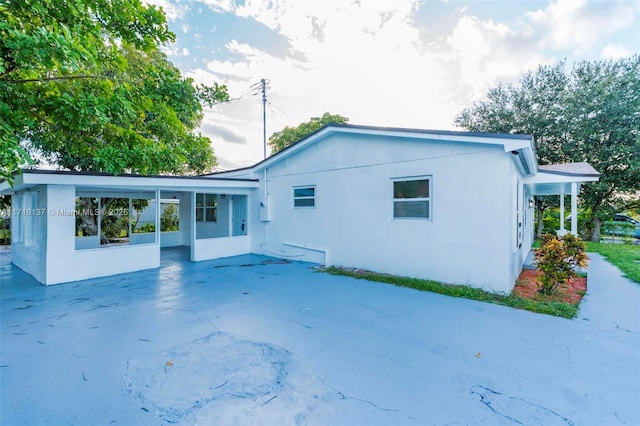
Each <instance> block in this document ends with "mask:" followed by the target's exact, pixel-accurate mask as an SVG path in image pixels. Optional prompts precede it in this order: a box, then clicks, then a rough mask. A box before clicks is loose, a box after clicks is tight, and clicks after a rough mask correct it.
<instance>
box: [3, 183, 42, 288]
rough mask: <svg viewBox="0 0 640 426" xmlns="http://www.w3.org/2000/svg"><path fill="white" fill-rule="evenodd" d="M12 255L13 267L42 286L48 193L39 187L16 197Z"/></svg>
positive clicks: (13, 199)
mask: <svg viewBox="0 0 640 426" xmlns="http://www.w3.org/2000/svg"><path fill="white" fill-rule="evenodd" d="M11 206H12V210H13V215H12V220H11V235H12V240H11V252H12V261H13V263H14V264H15V265H16V266H17V267H18V268H20V269H22V270H23V271H25V272H27V273H29V274H31V275H33V276H34V277H35V278H36V279H37V280H38V281H40V282H41V283H44V282H45V279H46V261H45V259H46V250H47V246H46V236H47V215H48V214H49V211H48V209H47V193H46V188H44V187H37V188H33V189H31V190H30V191H28V192H22V193H20V194H17V195H13V196H12V199H11Z"/></svg>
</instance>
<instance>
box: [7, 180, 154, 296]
mask: <svg viewBox="0 0 640 426" xmlns="http://www.w3.org/2000/svg"><path fill="white" fill-rule="evenodd" d="M46 193H47V208H48V211H49V212H50V214H48V215H47V216H46V217H47V227H46V228H47V235H46V257H45V258H46V278H45V280H40V279H39V281H41V282H43V283H44V284H58V283H63V282H68V281H78V280H83V279H87V278H94V277H103V276H108V275H115V274H122V273H126V272H134V271H139V270H143V269H150V268H157V267H159V266H160V244H158V243H157V242H156V243H153V244H142V245H126V246H118V247H104V248H97V249H89V250H76V249H75V216H74V215H73V214H64V213H63V212H73V211H75V198H76V187H75V186H74V185H47V187H46ZM16 257H19V256H14V259H15V258H16ZM18 266H19V265H18ZM34 276H35V275H34ZM36 278H38V277H36Z"/></svg>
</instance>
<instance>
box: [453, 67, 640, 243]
mask: <svg viewBox="0 0 640 426" xmlns="http://www.w3.org/2000/svg"><path fill="white" fill-rule="evenodd" d="M455 124H457V125H458V126H460V127H462V128H465V129H468V130H470V131H478V132H503V133H525V134H530V135H533V136H534V138H535V141H536V150H537V155H538V161H539V163H540V164H550V163H563V162H571V161H574V162H576V161H587V162H589V163H590V164H591V165H592V166H594V167H595V168H596V169H597V170H598V171H599V172H600V173H601V176H600V180H599V181H598V182H593V183H589V184H585V185H584V186H583V188H582V193H581V201H582V205H583V206H584V207H585V209H586V210H587V211H588V212H589V213H590V228H591V229H590V230H591V239H592V240H593V241H598V240H599V239H600V225H601V222H602V221H603V220H606V219H609V218H611V214H612V213H613V212H614V211H615V210H616V209H619V208H621V207H623V206H624V205H625V204H627V203H628V202H629V200H631V201H632V200H634V199H637V197H638V188H640V56H639V55H635V56H632V57H629V58H623V59H619V60H616V61H610V60H606V61H595V62H586V61H585V62H579V63H576V64H574V66H573V68H572V69H571V70H570V72H568V73H567V72H566V71H565V64H564V62H560V63H558V64H556V65H552V66H541V67H539V68H538V69H537V70H536V71H531V72H528V73H526V74H525V75H524V76H523V77H522V78H521V79H520V82H519V84H518V85H512V84H500V85H498V86H497V87H495V88H492V89H490V90H489V92H488V93H487V98H486V99H485V100H483V101H480V102H476V103H474V104H473V106H472V107H470V108H467V109H465V110H463V111H462V112H461V113H460V114H459V115H458V116H457V117H456V118H455ZM544 203H546V204H548V198H543V197H538V199H537V201H536V204H537V206H538V209H539V210H538V213H539V219H540V217H541V210H540V209H541V207H542V206H543V205H544Z"/></svg>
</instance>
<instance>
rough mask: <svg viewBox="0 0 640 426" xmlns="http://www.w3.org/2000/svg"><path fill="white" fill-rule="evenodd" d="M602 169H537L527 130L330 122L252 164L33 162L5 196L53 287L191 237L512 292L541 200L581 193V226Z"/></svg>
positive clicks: (30, 257)
mask: <svg viewBox="0 0 640 426" xmlns="http://www.w3.org/2000/svg"><path fill="white" fill-rule="evenodd" d="M598 176H599V175H598V173H597V172H596V171H595V170H594V169H593V168H592V167H591V166H589V165H588V164H586V163H574V164H563V165H553V166H538V165H537V162H536V155H535V146H534V141H533V139H532V137H530V136H525V135H506V134H484V133H469V132H452V131H431V130H414V129H396V128H377V127H368V126H354V125H330V126H327V127H324V128H322V129H320V130H319V131H317V132H316V133H314V134H312V135H310V136H308V137H307V138H305V139H304V140H302V141H301V142H299V143H297V144H295V145H293V146H291V147H289V148H287V149H285V150H283V151H281V152H279V153H277V154H276V155H273V156H272V157H269V158H267V159H266V160H264V161H262V162H260V163H258V164H256V165H254V166H252V167H249V168H244V169H238V170H233V171H229V172H224V173H216V174H212V175H207V176H201V177H161V176H154V177H148V176H131V175H121V176H108V175H102V174H98V175H97V174H83V173H74V172H43V171H28V170H27V171H24V173H23V174H22V175H19V176H17V178H16V182H15V186H14V187H10V186H9V185H8V184H7V183H3V184H0V193H12V194H13V208H14V216H13V217H14V220H13V229H12V232H13V235H14V239H13V241H12V251H13V253H12V256H13V261H14V263H15V264H16V265H17V266H19V267H20V268H22V269H24V270H25V271H27V272H29V273H30V274H32V275H33V276H35V277H36V278H37V279H38V280H39V281H40V282H42V283H45V284H55V283H60V282H66V281H72V280H80V279H85V278H90V277H95V276H104V275H111V274H116V273H123V272H129V271H134V270H139V269H145V268H154V267H158V266H159V263H160V256H161V247H167V246H176V245H183V246H188V247H190V258H191V260H192V261H198V260H206V259H213V258H219V257H225V256H231V255H236V254H242V253H258V254H265V255H269V256H276V257H281V258H288V259H294V260H302V261H310V262H315V263H320V264H324V265H340V266H347V267H358V268H364V269H370V270H374V271H379V272H385V273H391V274H396V275H404V276H412V277H419V278H428V279H433V280H437V281H442V282H447V283H454V284H469V285H472V286H478V287H482V288H485V289H489V290H492V291H501V292H508V291H510V290H511V289H512V287H513V285H514V283H515V279H516V277H517V276H518V274H519V272H520V271H521V269H522V265H523V262H524V259H525V257H526V255H527V254H528V252H529V250H530V248H531V244H532V242H533V196H534V195H542V194H545V195H547V194H567V195H569V194H570V195H571V208H572V220H573V221H572V230H571V231H572V232H573V233H576V231H577V222H576V218H577V194H578V191H579V189H580V184H581V183H582V182H588V181H595V180H597V179H598ZM114 199H117V200H116V201H117V202H116V201H114ZM563 200H564V197H563ZM169 204H172V205H174V206H177V207H176V208H177V210H178V211H179V213H178V216H179V221H178V222H179V229H178V230H177V231H176V230H173V229H169V228H168V227H167V226H166V225H165V223H166V222H167V220H163V213H162V212H163V211H164V210H166V209H167V208H168V207H167V206H168V205H169ZM86 206H90V208H89V211H90V210H96V211H97V212H99V214H98V215H97V216H95V215H94V217H91V215H88V214H85V213H87V208H86ZM105 207H106V208H107V210H105ZM110 207H113V209H111V210H113V211H108V210H109V208H110ZM176 208H173V207H172V208H171V209H173V210H172V211H175V210H176ZM21 209H22V211H15V210H21ZM34 209H36V210H37V209H40V210H41V212H40V213H41V214H36V215H34V214H33V211H34ZM118 209H120V210H118ZM29 210H31V211H32V212H31V213H30V214H29V215H27V214H25V213H26V212H27V211H29ZM83 210H84V211H83ZM125 210H126V211H127V213H126V214H127V215H128V216H129V218H130V220H124V219H123V218H122V217H121V216H123V215H124V214H125V213H124V211H125ZM150 210H153V211H155V215H150V214H149V211H150ZM67 211H69V212H70V213H69V214H68V215H66V214H65V212H67ZM76 212H77V213H76ZM114 214H115V216H114ZM83 215H84V216H83ZM118 215H120V216H118ZM166 215H167V214H165V216H166ZM142 217H145V218H146V219H145V220H141V218H142ZM150 217H153V219H150ZM165 219H167V218H165ZM91 221H93V222H91ZM562 222H563V221H562ZM92 223H93V224H94V225H95V226H94V225H92ZM113 223H117V224H119V225H118V226H119V228H118V229H119V230H118V232H119V233H120V234H119V235H115V236H114V235H108V234H109V232H112V234H113V229H112V228H113ZM141 223H142V225H140V224H141ZM150 223H151V225H149V224H150ZM87 224H88V226H87ZM144 224H147V225H146V226H145V225H144ZM101 226H102V227H101ZM83 227H84V228H88V231H86V232H84V231H83V229H82V228H83ZM163 227H164V228H166V229H163ZM103 228H104V229H103ZM125 228H126V231H125V230H124V229H125ZM145 230H146V231H147V232H142V231H145ZM561 232H563V230H561ZM85 233H86V234H90V235H85Z"/></svg>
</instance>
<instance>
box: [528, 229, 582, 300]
mask: <svg viewBox="0 0 640 426" xmlns="http://www.w3.org/2000/svg"><path fill="white" fill-rule="evenodd" d="M535 257H536V261H537V264H538V270H539V271H540V272H541V274H540V277H539V278H538V291H539V292H540V293H542V294H553V293H554V292H555V291H556V289H557V288H558V287H559V286H560V285H562V284H564V283H566V282H567V281H569V280H571V279H572V278H574V277H576V276H577V275H578V274H577V272H576V268H578V267H585V266H587V260H588V259H589V258H588V257H587V253H586V252H585V243H584V242H583V241H582V240H580V238H578V237H576V236H574V235H572V234H566V235H565V236H564V237H563V238H560V237H556V236H555V235H552V234H544V235H543V236H542V241H541V243H540V248H539V249H537V250H536V253H535Z"/></svg>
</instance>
